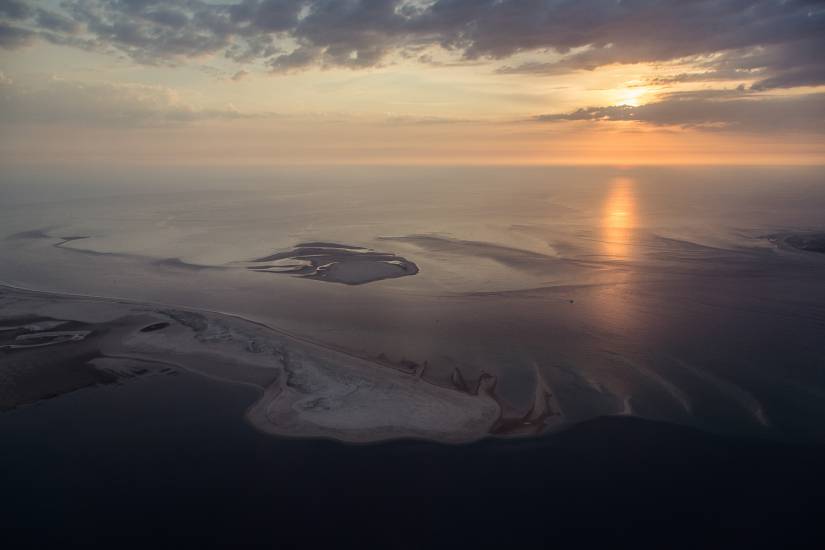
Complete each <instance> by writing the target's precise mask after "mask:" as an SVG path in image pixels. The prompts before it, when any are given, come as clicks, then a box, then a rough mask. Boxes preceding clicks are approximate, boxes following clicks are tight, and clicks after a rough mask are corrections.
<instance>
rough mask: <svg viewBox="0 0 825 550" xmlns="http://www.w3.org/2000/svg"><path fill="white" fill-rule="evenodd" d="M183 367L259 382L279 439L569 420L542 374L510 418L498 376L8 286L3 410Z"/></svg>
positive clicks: (254, 419) (361, 437)
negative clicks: (440, 369)
mask: <svg viewBox="0 0 825 550" xmlns="http://www.w3.org/2000/svg"><path fill="white" fill-rule="evenodd" d="M178 368H183V369H186V370H189V371H192V372H196V373H199V374H202V375H205V376H209V377H212V378H215V379H219V380H224V381H227V382H234V383H243V384H250V385H253V386H256V387H258V388H260V389H261V392H262V395H261V397H260V399H259V400H258V401H257V402H255V403H254V404H253V405H252V406H251V407H250V408H249V410H248V411H247V419H248V421H249V422H250V423H251V424H252V425H253V426H254V427H255V428H257V429H258V430H260V431H262V432H265V433H269V434H274V435H279V436H287V437H325V438H332V439H336V440H340V441H346V442H353V443H367V442H376V441H383V440H388V439H397V438H420V439H427V440H433V441H439V442H445V443H461V442H468V441H473V440H477V439H480V438H483V437H485V436H488V435H491V434H495V435H519V434H532V433H536V432H539V431H543V430H545V429H547V427H548V426H551V425H558V424H560V422H561V416H560V414H559V412H558V406H557V403H556V402H555V400H554V398H553V396H552V392H551V391H550V389H549V388H548V387H547V386H546V384H545V382H544V381H543V380H540V379H539V384H538V386H537V390H536V402H535V404H534V406H533V407H532V408H531V409H530V410H529V411H528V412H527V414H526V415H524V416H516V417H512V418H505V417H503V414H502V410H503V409H502V405H501V403H500V401H499V400H498V399H497V397H496V395H495V378H493V377H491V376H488V375H483V376H482V377H481V379H479V380H477V381H469V382H468V381H465V380H464V378H463V377H462V375H461V373H460V371H456V373H454V376H453V387H443V386H439V385H437V384H434V383H432V382H430V381H428V380H426V379H425V377H424V376H423V367H420V366H416V365H413V366H410V365H406V364H398V365H395V364H393V363H392V362H390V361H388V360H386V358H372V359H371V358H365V357H359V356H356V355H353V354H349V353H347V352H345V351H342V350H338V349H332V348H329V347H326V346H324V345H322V344H319V343H316V342H312V341H309V340H307V339H303V338H300V337H296V336H293V335H290V334H287V333H285V332H283V331H280V330H277V329H275V328H272V327H268V326H266V325H263V324H261V323H256V322H254V321H250V320H247V319H243V318H241V317H238V316H233V315H228V314H223V313H218V312H209V311H195V310H191V309H184V308H177V307H174V308H170V307H164V306H162V305H156V304H139V303H134V302H127V301H121V300H113V299H104V298H95V297H86V296H71V295H57V294H50V293H45V292H35V291H28V290H23V289H18V288H13V287H9V286H2V285H0V410H7V409H12V408H15V407H18V406H21V405H25V404H27V403H33V402H36V401H38V400H40V399H45V398H49V397H54V396H59V395H61V394H62V393H67V392H70V391H74V390H76V389H79V388H83V387H89V386H95V385H98V384H108V383H120V382H123V381H125V380H128V379H129V378H131V377H135V376H142V375H151V374H159V373H168V372H170V370H171V369H178Z"/></svg>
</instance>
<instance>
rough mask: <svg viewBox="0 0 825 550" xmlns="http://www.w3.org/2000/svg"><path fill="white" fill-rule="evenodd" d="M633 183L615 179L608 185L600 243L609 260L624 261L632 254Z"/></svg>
mask: <svg viewBox="0 0 825 550" xmlns="http://www.w3.org/2000/svg"><path fill="white" fill-rule="evenodd" d="M635 183H636V182H635V180H633V178H630V177H617V178H613V179H612V180H611V181H610V183H609V184H608V192H607V197H606V198H605V201H604V205H603V207H602V218H601V241H602V252H603V253H604V254H605V255H607V256H609V257H610V258H611V259H617V260H624V259H627V258H629V257H630V256H631V254H632V252H633V250H632V248H633V231H634V229H635V228H636V226H637V224H638V219H637V214H636V195H635V192H634V190H635V189H634V188H635Z"/></svg>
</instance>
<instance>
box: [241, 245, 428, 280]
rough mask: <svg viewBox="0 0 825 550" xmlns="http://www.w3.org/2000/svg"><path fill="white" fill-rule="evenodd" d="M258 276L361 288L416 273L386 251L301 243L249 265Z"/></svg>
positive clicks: (413, 265)
mask: <svg viewBox="0 0 825 550" xmlns="http://www.w3.org/2000/svg"><path fill="white" fill-rule="evenodd" d="M247 269H249V270H251V271H256V272H258V273H286V274H292V275H296V276H300V277H303V278H305V279H315V280H318V281H327V282H330V283H343V284H346V285H363V284H366V283H371V282H374V281H380V280H382V279H395V278H397V277H406V276H409V275H415V274H416V273H418V266H417V265H415V264H414V263H413V262H411V261H409V260H407V259H406V258H402V257H401V256H396V255H395V254H391V253H386V252H376V251H374V250H370V249H367V248H364V247H360V246H350V245H344V244H336V243H323V242H311V243H301V244H298V245H296V246H295V249H294V250H291V251H286V252H276V253H274V254H271V255H269V256H264V257H262V258H258V259H256V260H252V261H251V262H249V265H248V266H247Z"/></svg>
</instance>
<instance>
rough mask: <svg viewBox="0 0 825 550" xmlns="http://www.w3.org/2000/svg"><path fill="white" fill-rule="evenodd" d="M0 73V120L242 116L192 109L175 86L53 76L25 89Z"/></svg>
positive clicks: (155, 122)
mask: <svg viewBox="0 0 825 550" xmlns="http://www.w3.org/2000/svg"><path fill="white" fill-rule="evenodd" d="M0 77H1V78H0V122H4V123H34V124H59V123H70V124H79V125H82V126H115V127H123V126H125V127H131V126H169V125H180V124H186V123H190V122H194V121H198V120H206V119H217V118H240V117H243V116H245V115H243V114H241V113H239V112H238V111H237V110H236V109H234V108H232V107H231V106H230V107H228V108H225V109H199V108H196V107H193V106H192V105H189V104H187V103H186V102H184V101H183V100H181V99H180V98H179V97H178V94H177V93H176V92H175V91H174V90H171V89H169V88H164V87H161V86H146V85H139V84H111V83H95V84H88V83H81V82H74V81H66V80H52V81H50V82H48V83H47V84H46V85H43V86H39V87H27V86H21V85H17V84H16V83H14V82H13V81H12V80H11V79H9V78H6V77H5V76H3V75H2V74H0Z"/></svg>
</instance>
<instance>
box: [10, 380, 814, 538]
mask: <svg viewBox="0 0 825 550" xmlns="http://www.w3.org/2000/svg"><path fill="white" fill-rule="evenodd" d="M255 396H256V391H255V390H253V389H250V388H248V387H243V386H237V385H236V386H232V385H226V384H223V383H217V382H214V381H212V380H209V379H206V378H202V377H199V376H196V375H192V374H177V375H166V376H161V375H158V376H150V377H147V378H143V379H138V380H133V381H130V382H128V383H125V384H123V385H116V386H106V387H98V388H91V389H85V390H81V391H77V392H75V393H72V394H69V395H66V396H63V397H60V398H57V399H53V400H48V401H44V402H41V403H39V404H37V405H33V406H27V407H23V408H20V409H18V410H16V411H13V412H11V413H8V414H4V415H2V416H0V441H2V454H0V486H2V487H3V498H2V499H0V502H2V504H1V505H0V512H2V513H1V514H0V527H4V528H7V527H16V528H22V529H26V528H29V529H36V530H37V531H38V532H41V533H42V532H46V533H48V532H60V533H70V534H71V533H74V534H75V535H76V536H77V537H79V539H78V540H85V541H88V542H94V541H98V542H99V541H101V540H103V539H101V538H100V537H104V536H110V535H118V536H130V535H142V534H161V533H174V534H183V535H189V536H207V537H212V535H210V533H215V532H216V531H219V532H221V533H222V536H226V537H228V540H229V541H239V540H243V541H249V540H252V541H258V542H261V541H263V542H266V541H268V540H271V538H270V537H275V538H277V539H278V540H280V541H282V542H283V541H284V540H286V539H300V540H303V541H304V543H305V544H308V543H310V542H312V541H315V540H317V537H318V536H323V535H324V534H326V535H331V534H333V533H331V532H329V530H330V529H332V530H338V532H340V533H344V532H348V533H349V532H357V533H358V537H359V540H362V541H363V542H364V543H367V542H371V543H380V544H382V545H385V546H387V547H410V546H409V544H411V543H412V542H413V541H421V540H441V541H454V543H455V544H465V543H470V542H471V541H476V542H488V543H489V542H492V541H496V540H500V541H501V542H502V543H504V542H505V541H506V542H509V543H514V542H518V541H525V542H527V541H529V542H531V543H534V542H535V541H538V540H542V538H543V537H544V536H546V535H547V534H548V533H549V532H552V530H553V529H554V528H557V527H560V526H575V525H594V524H598V525H609V526H615V527H623V526H625V527H626V526H629V525H639V524H643V525H650V526H655V525H657V524H660V522H664V521H673V520H679V521H683V522H687V523H689V524H691V525H693V526H716V525H724V526H756V525H759V524H760V523H761V522H764V521H770V522H774V523H775V522H782V523H787V522H790V523H795V524H799V525H808V524H810V522H811V521H812V520H814V519H815V518H816V517H818V513H819V512H820V511H821V509H822V501H821V500H819V497H820V496H821V495H823V494H825V493H823V490H824V489H825V480H824V479H823V476H822V475H821V465H822V464H823V463H825V448H823V447H810V446H793V445H790V446H788V445H781V444H777V443H769V442H766V441H760V440H742V439H731V438H721V437H718V436H711V435H708V434H703V433H700V432H697V431H694V430H693V429H690V428H685V427H679V426H675V425H668V424H662V423H656V422H649V421H643V420H638V419H632V418H604V419H597V420H594V421H590V422H586V423H584V424H581V425H579V426H577V427H575V428H573V429H572V430H570V431H567V432H564V433H562V434H557V435H555V436H549V437H543V438H539V439H521V440H486V441H482V442H479V443H476V444H471V445H464V446H445V445H436V444H430V443H425V442H415V441H400V442H394V443H388V444H382V445H370V446H350V445H343V444H339V443H335V442H330V441H317V440H286V439H279V438H273V437H270V436H264V435H260V434H258V433H256V432H255V431H254V430H252V429H251V428H250V427H249V426H247V425H246V424H245V423H243V422H242V421H241V420H240V418H241V416H242V413H243V410H244V409H245V408H246V407H247V406H248V405H249V404H250V403H251V402H252V401H253V400H254V399H255ZM353 496H357V497H364V498H360V499H359V500H357V501H348V502H344V501H343V500H342V499H343V498H345V497H353ZM482 518H486V520H484V522H483V523H482V524H478V522H479V521H482ZM486 522H490V523H486ZM505 525H507V526H508V527H507V528H503V526H505ZM241 528H242V531H236V530H235V529H241ZM44 530H45V531H44ZM399 530H400V531H399ZM399 533H404V536H403V537H400V536H399ZM18 534H20V533H18ZM422 537H423V538H422ZM498 537H503V538H501V539H499V538H498Z"/></svg>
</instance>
